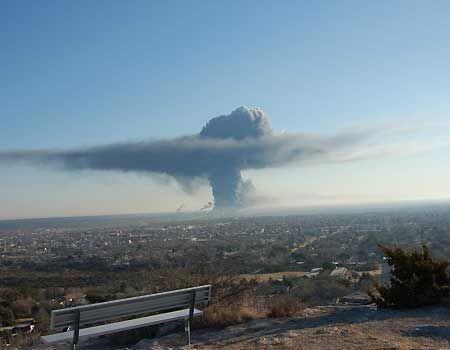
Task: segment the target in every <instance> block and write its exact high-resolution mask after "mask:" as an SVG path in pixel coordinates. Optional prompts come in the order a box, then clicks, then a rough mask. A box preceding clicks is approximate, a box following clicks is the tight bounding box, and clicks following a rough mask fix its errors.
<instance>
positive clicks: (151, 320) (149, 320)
mask: <svg viewBox="0 0 450 350" xmlns="http://www.w3.org/2000/svg"><path fill="white" fill-rule="evenodd" d="M201 314H202V311H201V310H197V309H194V315H193V316H194V317H195V316H200V315H201ZM188 317H189V309H183V310H178V311H172V312H166V313H163V314H158V315H153V316H147V317H141V318H135V319H132V320H127V321H121V322H115V323H110V324H106V325H101V326H95V327H90V328H82V329H80V339H81V338H89V337H95V336H99V335H103V334H109V333H116V332H121V331H126V330H129V329H135V328H140V327H146V326H150V325H154V324H159V323H165V322H170V321H175V320H181V319H186V318H188ZM72 338H73V331H68V332H64V333H57V334H51V335H46V336H43V337H42V340H43V341H44V342H45V343H47V344H51V343H57V342H62V341H71V340H72Z"/></svg>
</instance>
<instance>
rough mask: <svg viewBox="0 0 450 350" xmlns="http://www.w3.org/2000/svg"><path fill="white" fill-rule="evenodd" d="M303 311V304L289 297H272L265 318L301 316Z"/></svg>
mask: <svg viewBox="0 0 450 350" xmlns="http://www.w3.org/2000/svg"><path fill="white" fill-rule="evenodd" d="M304 310H305V304H303V303H302V302H301V301H300V300H299V299H297V298H294V297H290V296H279V297H274V298H273V299H272V300H271V302H270V308H269V311H268V313H267V317H271V318H277V317H293V316H301V315H303V312H304Z"/></svg>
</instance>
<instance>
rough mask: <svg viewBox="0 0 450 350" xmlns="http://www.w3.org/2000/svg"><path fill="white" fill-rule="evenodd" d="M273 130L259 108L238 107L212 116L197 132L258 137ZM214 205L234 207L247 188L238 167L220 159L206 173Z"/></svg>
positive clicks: (210, 135) (224, 136)
mask: <svg viewBox="0 0 450 350" xmlns="http://www.w3.org/2000/svg"><path fill="white" fill-rule="evenodd" d="M270 134H272V130H271V128H270V123H269V120H268V118H267V117H266V115H265V114H264V112H263V111H262V110H261V109H258V108H246V107H240V108H238V109H236V110H235V111H233V112H232V113H231V114H229V115H222V116H220V117H216V118H213V119H211V120H210V121H209V122H208V123H207V124H206V125H205V126H204V127H203V129H202V131H201V132H200V136H201V137H204V138H211V139H234V140H243V139H245V138H258V137H262V136H267V135H270ZM208 180H209V183H210V184H211V188H212V192H213V197H214V203H215V206H216V207H233V206H235V205H237V204H239V203H240V200H241V195H242V194H244V193H243V192H244V190H245V188H246V186H245V183H244V182H243V180H242V176H241V169H240V167H239V166H237V165H235V164H234V163H233V162H223V163H220V164H216V166H215V167H214V168H211V169H210V171H209V174H208Z"/></svg>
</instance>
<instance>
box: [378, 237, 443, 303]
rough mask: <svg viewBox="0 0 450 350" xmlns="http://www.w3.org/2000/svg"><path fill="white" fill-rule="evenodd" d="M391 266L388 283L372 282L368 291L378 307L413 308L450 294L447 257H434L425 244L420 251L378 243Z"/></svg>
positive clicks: (439, 300) (438, 300)
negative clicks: (370, 291)
mask: <svg viewBox="0 0 450 350" xmlns="http://www.w3.org/2000/svg"><path fill="white" fill-rule="evenodd" d="M380 248H381V250H382V251H383V253H384V255H385V256H386V258H387V262H388V264H389V265H390V266H392V269H391V278H390V283H388V284H386V285H380V284H377V285H375V289H376V291H377V292H378V293H377V295H375V294H373V293H372V294H371V297H372V299H373V301H374V302H375V303H376V304H377V306H379V307H390V308H416V307H420V306H425V305H433V304H439V303H441V302H442V301H443V300H444V299H445V298H448V297H450V293H449V292H450V275H449V272H448V267H449V266H450V260H443V261H437V260H435V259H433V258H432V257H431V255H430V251H429V249H428V246H427V245H424V246H423V248H422V251H421V252H419V251H406V250H403V249H401V248H399V247H393V248H389V247H385V246H380Z"/></svg>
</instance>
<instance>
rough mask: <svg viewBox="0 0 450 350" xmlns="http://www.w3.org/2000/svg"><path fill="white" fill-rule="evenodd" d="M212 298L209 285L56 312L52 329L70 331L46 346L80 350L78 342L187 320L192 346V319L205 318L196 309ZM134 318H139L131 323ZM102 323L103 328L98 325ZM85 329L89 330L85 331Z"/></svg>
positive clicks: (51, 337) (48, 337)
mask: <svg viewBox="0 0 450 350" xmlns="http://www.w3.org/2000/svg"><path fill="white" fill-rule="evenodd" d="M210 298H211V286H210V285H205V286H200V287H193V288H186V289H178V290H173V291H170V292H165V293H157V294H150V295H143V296H138V297H134V298H127V299H120V300H113V301H107V302H104V303H97V304H91V305H83V306H76V307H70V308H66V309H60V310H53V311H52V315H51V323H50V329H52V330H56V331H58V330H63V329H67V328H68V327H69V328H68V329H69V330H68V331H66V332H61V333H55V334H50V335H46V336H43V337H42V341H43V342H44V343H46V344H51V343H59V342H64V341H70V340H71V341H72V346H73V349H76V347H77V344H78V340H79V339H82V338H89V337H95V336H99V335H103V334H109V333H116V332H121V331H125V330H129V329H135V328H141V327H146V326H150V325H156V324H161V323H166V322H170V321H174V320H185V331H186V336H187V342H188V344H189V345H190V343H191V321H192V318H193V317H195V316H199V315H201V314H202V311H201V310H198V309H196V308H195V305H198V304H204V305H206V304H208V302H209V300H210ZM149 315H150V316H149ZM130 317H139V318H133V319H129V318H130ZM121 319H122V320H121ZM123 319H127V320H123ZM111 321H116V322H113V323H107V324H105V322H111ZM99 323H103V324H101V325H96V324H99ZM84 326H87V327H86V328H83V327H84Z"/></svg>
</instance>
